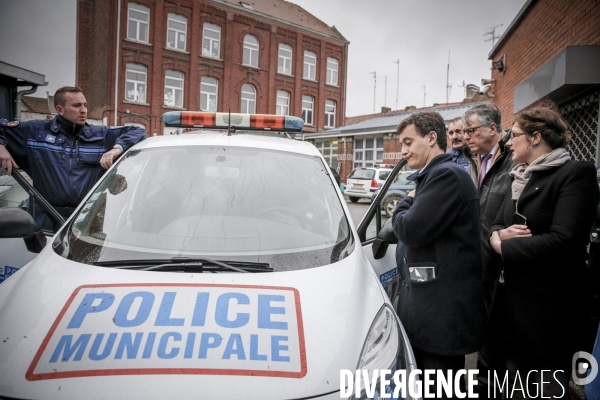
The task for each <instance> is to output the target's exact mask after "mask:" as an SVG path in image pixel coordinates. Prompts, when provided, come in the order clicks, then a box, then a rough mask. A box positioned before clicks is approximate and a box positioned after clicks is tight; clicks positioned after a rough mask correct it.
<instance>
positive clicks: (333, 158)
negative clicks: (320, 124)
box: [315, 139, 338, 170]
mask: <svg viewBox="0 0 600 400" xmlns="http://www.w3.org/2000/svg"><path fill="white" fill-rule="evenodd" d="M315 147H316V148H317V149H318V150H319V152H320V153H321V155H322V156H323V158H324V159H325V161H326V162H327V165H329V167H330V168H331V169H335V170H337V166H338V141H337V140H329V139H327V140H316V141H315Z"/></svg>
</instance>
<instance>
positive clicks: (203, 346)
mask: <svg viewBox="0 0 600 400" xmlns="http://www.w3.org/2000/svg"><path fill="white" fill-rule="evenodd" d="M384 301H385V298H384V295H383V292H382V289H381V286H380V285H379V284H378V282H377V278H376V276H375V274H374V272H373V270H372V269H371V267H370V266H369V264H368V263H367V261H366V259H365V257H364V255H363V253H362V249H361V248H360V247H356V248H355V250H354V251H353V253H352V254H350V256H349V257H347V258H346V259H344V260H342V261H340V262H337V263H334V264H331V265H327V266H324V267H319V268H312V269H307V270H301V271H292V272H277V273H258V274H253V273H219V274H208V273H204V274H202V273H185V274H184V273H170V272H151V271H146V272H142V271H132V270H123V269H119V270H117V269H111V268H106V267H97V266H91V265H85V264H80V263H75V262H72V261H69V260H66V259H64V258H62V257H59V256H58V255H56V254H55V253H54V252H53V251H52V250H51V249H50V248H49V247H47V248H46V249H45V250H44V251H43V252H42V253H41V254H40V256H39V257H38V258H37V259H36V260H34V261H33V262H32V263H31V264H29V265H28V266H26V267H24V268H23V269H22V270H21V271H20V272H18V273H17V274H15V275H14V276H13V277H11V278H10V279H8V280H7V281H6V282H5V283H3V284H2V285H1V286H0V396H2V395H4V396H8V397H12V398H44V399H46V398H73V399H74V398H90V399H91V398H125V397H127V398H130V399H133V398H167V397H168V398H194V399H197V398H217V397H218V398H242V397H243V398H257V399H258V398H260V399H270V398H273V399H289V398H301V397H309V396H316V395H323V394H327V393H332V392H334V393H333V394H332V396H338V397H339V394H337V393H336V392H337V391H339V389H340V370H341V369H349V370H354V369H355V368H356V366H357V363H358V360H359V356H360V352H361V349H362V346H363V344H364V341H365V338H366V335H367V333H368V330H369V327H370V325H371V323H372V322H373V319H374V318H375V316H376V314H377V312H378V310H379V309H380V308H381V306H382V305H383V304H384Z"/></svg>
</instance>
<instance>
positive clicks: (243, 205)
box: [62, 146, 353, 271]
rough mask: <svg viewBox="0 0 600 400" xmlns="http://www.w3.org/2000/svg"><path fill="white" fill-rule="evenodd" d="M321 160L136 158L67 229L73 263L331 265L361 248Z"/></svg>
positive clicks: (155, 152)
mask: <svg viewBox="0 0 600 400" xmlns="http://www.w3.org/2000/svg"><path fill="white" fill-rule="evenodd" d="M351 236H352V235H351V230H350V227H349V223H348V220H347V219H346V216H345V214H344V211H343V208H342V206H341V203H340V200H339V197H338V196H337V192H336V190H335V187H334V185H333V184H332V182H331V179H330V177H329V176H328V175H327V173H326V169H325V166H324V165H323V162H322V161H321V159H320V158H317V157H311V156H305V155H300V154H295V153H289V152H282V151H274V150H266V149H261V148H250V147H223V146H188V147H164V148H154V149H146V150H142V151H137V152H130V153H128V154H127V156H126V157H124V159H122V160H121V161H120V162H119V164H118V165H117V166H115V168H113V169H112V170H111V172H110V173H109V174H108V175H107V176H105V178H104V179H103V181H102V183H101V184H100V185H99V186H98V187H97V189H96V190H95V191H94V192H93V193H92V194H91V196H90V197H89V198H88V199H87V201H86V203H85V205H84V206H83V208H82V209H81V210H80V212H79V213H78V215H76V217H75V219H74V222H73V223H72V224H71V225H70V226H69V228H68V232H67V235H66V237H65V241H66V243H65V244H67V246H66V247H67V248H68V251H67V252H65V254H62V255H64V256H66V257H67V258H69V259H73V260H75V261H78V262H83V263H87V264H92V263H96V262H104V261H115V260H141V259H147V258H148V259H157V258H170V257H176V256H177V257H179V256H187V257H207V258H212V259H215V260H220V261H224V262H227V261H248V262H263V263H268V264H269V265H270V266H271V267H272V268H274V270H275V271H285V270H296V269H304V268H311V267H317V266H321V265H326V264H330V263H332V262H335V261H338V260H340V259H341V258H343V257H345V256H346V255H347V254H348V253H349V252H350V251H351V248H352V246H353V243H352V238H351Z"/></svg>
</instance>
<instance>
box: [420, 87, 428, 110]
mask: <svg viewBox="0 0 600 400" xmlns="http://www.w3.org/2000/svg"><path fill="white" fill-rule="evenodd" d="M421 87H422V88H423V108H425V99H426V98H427V91H426V88H425V85H423V86H421Z"/></svg>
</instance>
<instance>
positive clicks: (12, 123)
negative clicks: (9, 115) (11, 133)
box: [6, 121, 20, 128]
mask: <svg viewBox="0 0 600 400" xmlns="http://www.w3.org/2000/svg"><path fill="white" fill-rule="evenodd" d="M19 123H20V121H12V122H9V123H8V124H6V126H8V127H9V128H14V127H16V126H17V125H19Z"/></svg>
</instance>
